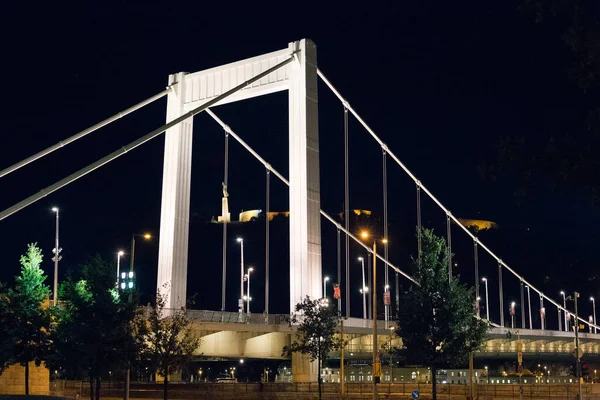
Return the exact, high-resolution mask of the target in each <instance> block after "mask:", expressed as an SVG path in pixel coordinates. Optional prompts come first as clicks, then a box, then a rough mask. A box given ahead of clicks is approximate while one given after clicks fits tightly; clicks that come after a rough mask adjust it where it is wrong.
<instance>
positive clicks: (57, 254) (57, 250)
mask: <svg viewBox="0 0 600 400" xmlns="http://www.w3.org/2000/svg"><path fill="white" fill-rule="evenodd" d="M52 211H54V212H55V213H56V234H55V238H54V249H52V252H53V253H54V257H52V261H54V288H53V289H54V290H53V295H52V297H53V300H54V305H57V304H58V262H59V261H60V260H61V258H62V257H61V255H60V252H61V251H62V249H61V248H60V247H58V207H52Z"/></svg>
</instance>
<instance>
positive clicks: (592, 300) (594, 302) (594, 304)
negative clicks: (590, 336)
mask: <svg viewBox="0 0 600 400" xmlns="http://www.w3.org/2000/svg"><path fill="white" fill-rule="evenodd" d="M590 301H591V302H592V309H593V311H594V313H593V315H594V325H596V300H594V298H593V297H590ZM594 333H598V328H596V327H594Z"/></svg>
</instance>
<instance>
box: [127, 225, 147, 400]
mask: <svg viewBox="0 0 600 400" xmlns="http://www.w3.org/2000/svg"><path fill="white" fill-rule="evenodd" d="M136 236H140V237H143V238H144V239H145V240H150V239H152V235H151V234H149V233H134V234H133V235H131V260H130V261H129V274H128V275H129V278H131V279H133V267H134V261H135V237H136ZM128 285H129V288H130V289H133V282H132V281H129V282H128ZM121 288H123V284H122V283H121ZM131 297H132V296H131V292H130V293H129V301H131ZM130 376H131V369H129V368H127V373H126V375H125V396H124V397H125V400H129V385H130V379H131V378H130Z"/></svg>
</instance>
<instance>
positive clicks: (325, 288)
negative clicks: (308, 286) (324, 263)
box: [323, 276, 329, 299]
mask: <svg viewBox="0 0 600 400" xmlns="http://www.w3.org/2000/svg"><path fill="white" fill-rule="evenodd" d="M328 281H329V277H328V276H326V277H325V278H323V298H324V299H326V298H327V282H328Z"/></svg>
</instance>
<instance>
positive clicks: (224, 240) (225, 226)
mask: <svg viewBox="0 0 600 400" xmlns="http://www.w3.org/2000/svg"><path fill="white" fill-rule="evenodd" d="M228 174H229V133H228V132H227V131H225V167H224V168H223V175H224V176H223V185H225V188H227V178H228ZM222 217H223V276H222V284H221V285H222V286H221V311H225V288H226V286H227V215H223V216H222Z"/></svg>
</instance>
